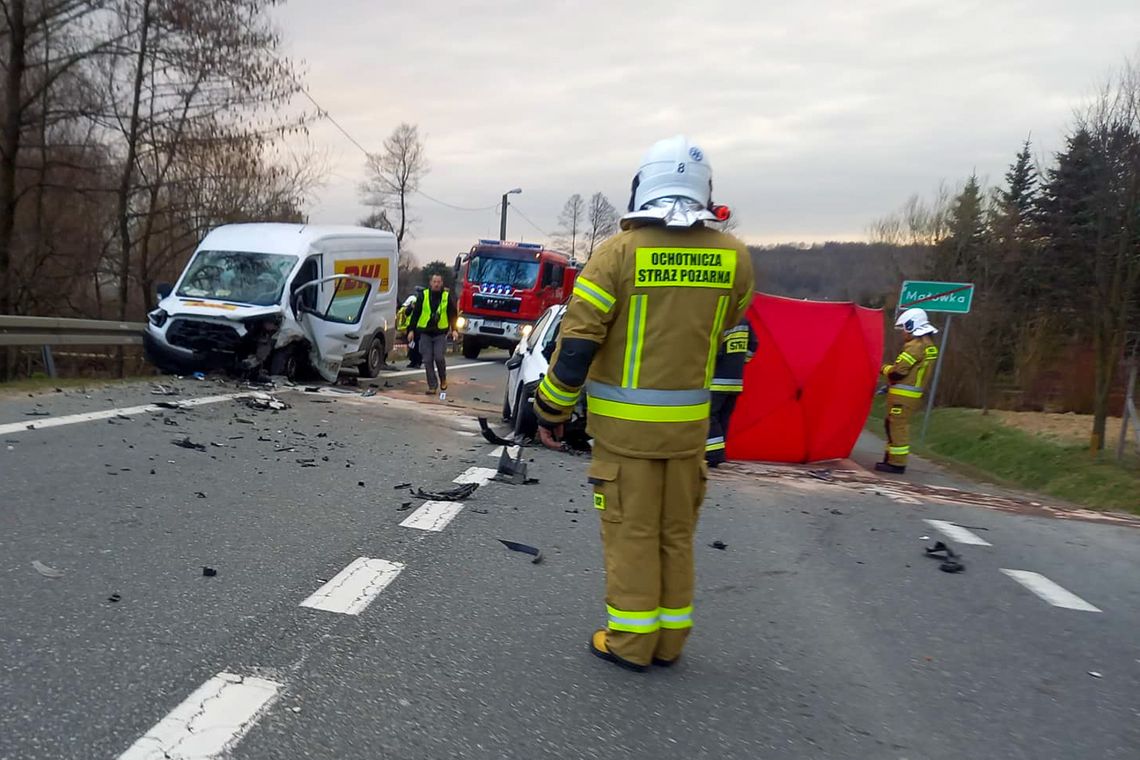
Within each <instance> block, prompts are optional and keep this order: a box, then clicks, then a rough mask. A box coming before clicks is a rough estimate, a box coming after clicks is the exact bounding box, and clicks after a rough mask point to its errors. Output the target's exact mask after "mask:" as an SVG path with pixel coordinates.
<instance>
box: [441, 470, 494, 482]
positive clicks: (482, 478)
mask: <svg viewBox="0 0 1140 760" xmlns="http://www.w3.org/2000/svg"><path fill="white" fill-rule="evenodd" d="M498 472H499V471H498V470H492V469H489V468H487V467H468V468H467V469H466V470H464V471H463V474H462V475H460V476H459V477H458V478H456V479H455V480H453V481H451V482H452V483H474V484H475V485H479V486H485V485H487V484H488V483H490V482H491V479H492V478H493V477H495V476H496V475H497V474H498Z"/></svg>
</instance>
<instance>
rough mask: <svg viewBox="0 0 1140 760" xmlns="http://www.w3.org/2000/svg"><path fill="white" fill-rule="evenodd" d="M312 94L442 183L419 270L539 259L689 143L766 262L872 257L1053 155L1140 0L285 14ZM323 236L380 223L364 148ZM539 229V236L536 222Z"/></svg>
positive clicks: (432, 191)
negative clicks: (372, 220) (535, 246)
mask: <svg viewBox="0 0 1140 760" xmlns="http://www.w3.org/2000/svg"><path fill="white" fill-rule="evenodd" d="M277 23H278V26H279V28H280V31H281V32H282V35H283V37H284V39H285V45H286V50H287V51H288V53H289V54H290V55H291V56H292V57H294V58H295V59H297V60H298V62H300V63H301V65H302V68H303V70H304V71H305V72H306V76H305V81H306V84H307V85H308V88H309V91H310V92H311V93H312V95H313V96H314V97H315V98H316V99H317V100H318V101H319V102H320V103H321V105H322V106H323V107H324V108H325V109H327V111H328V112H329V113H330V114H331V115H332V116H333V118H335V119H336V120H337V121H338V122H339V123H340V124H342V125H343V126H344V127H345V129H347V131H348V132H349V133H351V134H352V135H353V136H354V137H355V138H356V139H357V140H359V141H360V142H361V143H362V144H363V145H364V146H365V147H366V148H367V149H368V150H372V151H378V150H379V149H380V147H381V143H382V141H383V138H384V137H385V136H386V135H387V134H388V133H390V132H391V130H392V129H393V127H394V126H396V125H397V124H398V123H400V122H401V121H407V122H410V123H413V124H417V125H419V127H420V129H421V131H422V132H423V133H424V135H425V137H426V146H427V154H428V157H429V162H430V165H431V173H430V174H429V175H428V176H427V178H426V179H425V181H424V183H423V185H422V189H423V191H424V192H425V193H427V194H428V195H430V196H432V197H434V198H437V199H439V200H441V201H444V202H446V203H450V204H453V205H458V206H464V207H471V208H482V209H483V210H481V211H459V210H454V209H450V208H446V207H444V206H441V205H439V204H437V203H434V202H432V201H430V200H428V199H427V198H424V197H416V198H415V199H414V205H413V213H414V215H415V216H416V217H417V218H418V222H417V226H416V229H415V232H414V238H413V239H412V240H411V242H410V245H409V246H408V247H410V249H411V250H412V251H413V252H414V253H415V254H416V256H417V258H418V259H419V260H420V261H421V262H423V261H428V260H431V259H437V258H438V259H443V260H446V261H450V260H452V259H453V258H454V256H455V254H456V253H458V252H459V251H461V250H466V249H467V248H469V247H470V245H471V243H472V242H473V241H474V239H476V238H479V237H497V236H498V215H497V211H496V210H494V209H489V208H487V207H492V206H494V205H495V204H496V203H497V202H498V200H499V196H500V195H501V194H502V193H503V192H505V191H506V190H509V189H511V188H513V187H522V188H523V194H522V195H521V196H512V201H513V202H514V203H517V210H518V211H519V212H521V215H520V214H519V213H515V212H514V210H512V213H511V214H510V216H509V218H508V237H511V238H514V239H518V238H519V237H520V236H521V238H522V239H524V240H530V241H534V240H543V239H545V238H548V237H549V234H550V232H551V231H553V230H554V229H555V227H556V220H557V217H558V212H559V211H560V209H561V207H562V204H563V203H564V202H565V200H566V198H567V197H568V196H569V195H570V194H572V193H575V192H578V193H582V194H583V195H589V194H590V193H593V192H596V191H601V192H603V193H605V194H606V195H607V196H608V197H609V198H610V199H611V200H612V201H613V202H614V204H615V205H616V206H619V207H624V205H625V203H626V202H627V200H628V193H629V183H630V179H631V177H632V175H633V173H634V172H635V171H636V168H637V160H638V158H639V157H640V155H641V153H642V152H643V151H644V149H645V148H646V147H648V146H649V145H650V144H651V143H652V142H653V141H655V140H657V139H659V138H661V137H667V136H670V135H674V134H677V133H686V134H689V135H692V136H694V137H695V138H696V139H697V140H698V141H700V143H701V144H702V145H703V147H704V148H705V151H706V153H707V154H708V156H709V159H710V161H711V163H712V165H713V170H714V181H715V185H716V199H717V200H718V201H719V202H722V203H727V204H729V205H730V206H731V207H732V208H733V210H734V213H735V214H736V215H737V217H738V218H739V220H740V222H741V226H740V228H739V231H738V234H740V235H741V236H742V237H743V238H745V239H746V240H748V241H749V242H786V241H823V240H834V239H859V238H861V237H863V235H864V230H865V228H866V225H867V223H868V222H869V221H870V220H871V219H873V218H874V217H876V216H881V215H882V214H884V213H886V212H888V211H890V210H892V209H894V208H895V207H897V206H898V205H900V204H901V203H902V202H903V201H904V200H905V199H906V198H907V196H909V195H910V194H911V193H913V192H916V191H917V192H923V193H929V192H931V191H932V190H933V189H934V188H936V187H937V185H938V184H939V182H940V181H942V180H947V181H950V182H951V183H953V182H957V181H959V180H960V179H961V178H963V177H965V176H966V175H968V174H969V173H970V172H972V171H977V172H978V174H979V175H980V176H982V177H984V178H988V179H990V180H991V181H995V182H996V181H999V180H1000V178H1001V175H1002V174H1003V172H1004V171H1005V167H1006V165H1007V164H1008V163H1009V161H1010V160H1011V158H1012V157H1013V155H1014V154H1015V153H1016V151H1017V149H1018V147H1019V145H1020V143H1021V141H1022V140H1023V139H1024V138H1025V137H1026V135H1027V134H1029V133H1032V135H1033V138H1034V142H1035V145H1036V149H1037V151H1038V152H1039V153H1040V154H1041V155H1042V156H1047V155H1048V153H1049V152H1051V151H1053V150H1056V149H1057V147H1058V146H1059V145H1060V142H1061V139H1062V136H1063V134H1064V129H1065V125H1066V123H1067V122H1068V121H1069V119H1070V117H1071V114H1072V111H1073V109H1074V107H1076V106H1078V105H1079V104H1080V103H1081V101H1082V100H1083V99H1084V98H1086V97H1087V96H1088V95H1089V93H1090V92H1091V91H1092V90H1093V89H1095V87H1096V85H1097V83H1098V82H1099V81H1101V80H1102V79H1103V78H1104V77H1105V75H1106V74H1108V73H1109V72H1111V71H1112V70H1113V69H1114V68H1116V67H1117V66H1119V64H1120V63H1121V62H1122V61H1123V59H1124V58H1125V57H1126V56H1129V55H1135V54H1136V53H1137V52H1138V51H1140V34H1138V32H1140V2H1137V0H1083V1H1082V2H1078V1H1077V0H986V1H984V2H982V1H978V0H952V1H951V2H947V0H803V1H802V2H796V3H791V2H775V1H774V0H771V1H765V0H702V2H673V1H672V0H656V1H655V2H644V1H639V2H633V1H631V0H609V1H608V2H599V1H596V0H525V1H524V0H498V1H494V0H484V1H477V0H448V1H447V2H444V1H443V0H420V1H419V2H406V1H405V0H288V3H287V5H286V7H285V8H284V9H282V10H281V11H279V12H278V13H277ZM310 139H311V141H312V143H313V145H314V146H315V147H316V148H317V149H319V150H320V151H322V152H323V153H324V154H325V155H326V156H327V161H328V165H329V175H328V180H327V184H326V185H325V186H324V187H323V188H322V189H321V190H320V191H319V193H318V194H317V196H316V197H315V198H314V202H313V205H312V208H311V209H310V211H311V218H312V220H313V221H314V222H329V223H333V222H336V223H340V222H353V221H356V220H358V219H359V218H361V217H362V216H364V214H365V209H364V208H363V206H361V204H360V202H359V197H358V185H359V183H360V181H361V180H362V179H363V177H364V160H363V155H362V154H361V152H360V150H359V149H358V148H356V147H354V146H353V145H352V144H351V143H350V142H349V141H348V140H347V139H346V138H345V137H344V136H342V135H341V134H340V133H339V132H338V131H336V129H335V128H333V127H332V126H331V125H330V124H328V123H327V122H325V123H320V124H317V125H315V126H314V128H313V130H312V133H311V138H310ZM524 215H525V218H524Z"/></svg>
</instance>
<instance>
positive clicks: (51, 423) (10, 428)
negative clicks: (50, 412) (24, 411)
mask: <svg viewBox="0 0 1140 760" xmlns="http://www.w3.org/2000/svg"><path fill="white" fill-rule="evenodd" d="M247 395H249V394H247V393H227V394H226V395H224V396H203V397H201V398H189V399H180V400H178V402H177V403H178V404H179V405H180V406H182V407H183V408H186V409H190V408H192V407H196V406H206V405H207V404H219V403H221V402H223V401H232V400H233V399H235V398H242V397H243V396H247ZM165 411H170V410H168V409H165V408H163V407H161V406H155V405H154V404H146V405H145V406H124V407H120V408H118V409H105V410H102V411H98V412H84V413H83V414H68V415H65V416H63V417H46V418H45V417H33V418H29V419H28V420H27V421H26V422H12V423H8V424H5V425H0V435H9V434H11V433H20V432H23V431H26V430H42V429H44V428H52V427H59V426H60V425H74V424H76V423H78V422H94V421H95V420H109V419H111V418H112V417H118V416H119V415H122V416H124V417H132V416H134V415H136V414H147V413H148V412H165Z"/></svg>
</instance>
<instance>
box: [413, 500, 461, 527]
mask: <svg viewBox="0 0 1140 760" xmlns="http://www.w3.org/2000/svg"><path fill="white" fill-rule="evenodd" d="M462 509H463V504H462V503H461V502H458V501H425V502H424V503H423V506H421V507H420V508H419V509H417V510H416V511H415V512H412V513H411V514H410V515H408V517H407V518H406V519H405V520H404V521H403V522H402V523H400V526H401V527H404V528H416V529H418V530H434V531H441V530H443V529H444V528H446V527H447V524H448V523H449V522H451V521H452V520H454V519H455V516H456V515H457V514H459V512H460V511H461V510H462Z"/></svg>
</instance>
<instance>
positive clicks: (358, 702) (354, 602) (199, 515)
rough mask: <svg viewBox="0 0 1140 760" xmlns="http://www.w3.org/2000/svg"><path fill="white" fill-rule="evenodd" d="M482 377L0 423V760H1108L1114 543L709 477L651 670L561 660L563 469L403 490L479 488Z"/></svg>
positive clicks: (1134, 737)
mask: <svg viewBox="0 0 1140 760" xmlns="http://www.w3.org/2000/svg"><path fill="white" fill-rule="evenodd" d="M501 361H502V358H501V357H500V358H499V359H498V360H497V361H491V362H486V363H475V364H474V366H462V367H460V366H458V365H468V364H472V363H470V362H464V361H463V360H462V359H455V360H453V363H454V364H456V365H457V367H456V368H455V369H453V370H452V377H453V378H454V381H453V383H452V388H451V389H450V390H449V397H448V398H447V399H445V400H442V401H441V400H439V399H429V398H425V397H424V396H423V394H422V387H423V383H422V379H421V378H419V377H418V376H416V375H389V376H387V377H386V378H382V379H381V380H380V381H377V382H376V383H375V384H376V385H377V386H379V387H377V388H375V390H376V391H377V393H376V394H375V395H372V396H368V397H366V396H364V395H362V392H364V391H369V390H372V389H370V388H369V386H368V383H363V384H362V385H361V386H359V387H357V388H348V389H328V388H322V389H321V390H319V391H318V392H305V391H304V390H303V389H302V388H297V389H288V390H282V391H279V392H276V394H275V395H276V396H277V398H279V399H280V400H282V401H284V402H286V403H288V404H289V405H290V408H288V409H285V410H280V411H273V410H258V409H252V408H249V407H248V406H247V401H246V400H245V399H243V398H235V397H233V394H240V393H243V392H246V390H247V389H244V388H241V387H240V386H237V385H234V384H225V383H216V382H212V381H206V382H198V383H194V382H190V381H181V382H176V383H174V385H176V386H177V387H178V388H179V389H180V395H178V396H171V397H160V396H156V395H152V393H151V387H150V386H149V385H148V384H139V385H135V386H126V387H117V388H113V389H94V390H90V391H87V392H83V391H68V392H65V393H50V392H49V393H45V394H36V395H35V396H34V397H31V398H29V397H28V396H27V395H26V394H24V395H8V396H3V397H0V581H2V585H0V758H3V760H17V759H19V760H23V759H24V758H52V759H56V758H83V759H85V760H86V759H87V758H125V759H127V760H137V759H138V758H207V757H217V756H226V757H233V758H238V759H240V760H254V759H257V760H269V759H270V758H337V759H347V758H362V759H363V758H368V759H373V758H401V759H403V760H411V759H413V758H449V757H457V758H458V757H462V758H547V757H549V758H579V757H580V758H601V757H609V758H624V757H669V758H672V757H684V758H701V757H719V758H896V759H897V758H909V759H911V760H913V759H916V758H954V759H955V760H957V759H959V758H1026V759H1029V758H1032V759H1033V760H1041V759H1042V758H1122V759H1123V758H1128V759H1130V760H1134V759H1135V758H1137V757H1138V756H1140V635H1138V634H1137V632H1138V631H1140V614H1138V609H1140V573H1137V572H1136V570H1137V568H1138V567H1140V532H1138V531H1137V529H1136V528H1135V527H1132V526H1128V525H1117V524H1106V523H1098V522H1092V521H1084V520H1079V519H1057V517H1051V516H1047V515H1044V514H1041V513H1035V512H1034V511H1033V510H1008V511H1007V510H1002V509H996V508H986V507H980V506H963V505H961V504H956V503H953V501H954V499H953V498H947V497H945V496H942V497H940V498H938V499H937V500H934V499H933V498H931V497H929V494H928V493H924V492H920V491H910V492H908V491H907V490H906V487H905V486H899V485H892V486H891V487H890V488H878V487H876V486H875V485H873V484H874V482H875V481H874V480H872V479H869V476H866V477H864V476H863V475H860V476H859V477H858V478H856V479H855V480H854V481H851V480H843V479H842V478H840V479H832V476H831V475H829V474H821V473H816V476H811V475H809V474H808V473H807V472H805V471H803V470H796V469H790V468H750V467H736V468H735V469H733V470H730V471H726V472H721V473H717V474H716V475H715V476H714V478H713V481H712V482H711V485H710V489H709V496H708V499H707V501H706V503H705V506H704V508H703V511H702V516H701V523H700V531H699V534H698V537H697V564H698V595H697V600H696V617H697V627H696V628H695V629H694V633H693V636H692V638H691V639H690V646H689V648H688V649H687V650H686V653H685V655H684V658H683V660H682V662H681V663H680V664H679V665H678V666H677V667H675V668H673V669H668V670H666V669H654V670H652V671H651V672H649V673H647V674H632V673H628V672H625V671H623V670H620V669H617V668H615V667H614V666H612V665H609V664H607V663H604V662H602V661H600V660H598V659H596V658H594V657H591V656H590V655H589V653H588V652H587V648H586V647H587V638H588V635H589V633H590V631H591V630H593V628H595V627H596V626H598V625H600V624H601V623H602V621H603V617H604V606H603V597H602V581H603V579H602V573H601V570H600V562H601V553H600V546H599V539H598V528H597V518H596V516H595V515H594V514H593V509H592V508H591V503H590V499H589V492H588V486H587V485H586V482H585V467H586V460H585V459H584V458H582V457H575V456H571V455H565V454H555V453H553V452H548V451H545V450H535V449H532V448H528V449H525V457H526V458H527V459H528V460H530V461H529V468H530V475H531V476H532V477H534V478H537V479H538V481H539V482H538V483H536V484H531V485H508V484H505V483H500V482H485V483H484V484H483V485H480V487H479V488H478V490H477V491H476V492H475V494H474V495H473V496H472V497H471V498H469V499H467V500H465V501H461V502H453V501H449V500H448V499H434V500H432V499H424V498H416V497H414V496H412V495H411V494H410V493H409V487H407V486H404V485H403V484H411V485H412V487H422V488H424V489H427V490H438V489H446V488H453V487H454V486H455V483H454V482H453V481H455V480H457V479H458V480H474V481H477V482H483V481H485V480H486V478H487V477H489V476H490V475H491V474H493V468H494V467H495V463H496V461H497V460H496V458H495V457H494V456H493V455H494V453H495V452H494V450H493V447H492V446H490V445H488V444H486V443H485V442H484V441H483V440H482V439H481V438H480V437H478V435H477V432H476V431H477V426H476V425H475V424H474V420H473V418H472V412H471V410H472V409H482V410H485V411H492V412H493V411H494V410H497V409H498V407H499V405H500V403H501V398H502V396H501V394H502V379H503V374H504V369H503V367H502V364H501ZM385 384H387V386H388V387H385ZM194 399H198V400H199V401H200V402H201V403H199V405H197V406H192V407H187V408H182V409H168V408H167V409H164V408H159V409H155V408H151V407H150V406H149V405H151V404H153V403H154V402H156V401H164V402H178V401H181V402H186V401H191V400H194ZM476 399H478V400H476ZM45 412H46V413H47V416H45V415H44V413H45ZM32 413H37V414H32ZM29 425H31V426H32V427H33V429H28V426H29ZM500 427H501V426H500ZM185 439H189V444H199V445H202V446H204V447H205V449H204V450H197V449H188V448H183V447H181V446H180V445H176V444H175V443H174V442H175V441H184V440H185ZM487 468H490V469H487ZM819 477H822V478H823V479H818V478H819ZM868 483H871V485H868ZM396 486H401V487H400V488H397V487H396ZM928 521H933V522H928ZM924 537H927V538H925V539H924ZM498 539H507V540H511V541H517V542H522V543H526V544H530V545H533V546H536V547H538V548H540V549H541V550H542V553H543V561H542V562H541V563H540V564H533V563H532V562H531V561H530V559H531V558H530V557H529V556H527V555H524V554H520V553H517V552H512V551H509V550H507V549H506V548H505V547H504V546H503V545H502V544H501V543H499V541H498ZM935 540H943V541H946V542H947V543H948V544H950V545H951V546H952V547H953V548H955V549H956V550H957V551H958V552H959V553H960V554H961V556H962V558H963V562H964V563H965V566H966V570H965V572H962V573H957V574H950V573H945V572H941V571H940V570H939V562H938V561H935V560H931V559H929V558H927V557H925V556H924V555H923V547H924V546H926V545H929V544H930V543H932V542H933V541H935ZM714 541H721V542H723V543H724V544H726V548H724V549H716V548H713V547H712V546H711V544H712V543H713V542H714ZM204 567H206V568H210V569H212V570H213V571H215V572H216V575H213V576H206V575H204V574H203V568H204ZM54 576H58V577H54Z"/></svg>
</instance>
